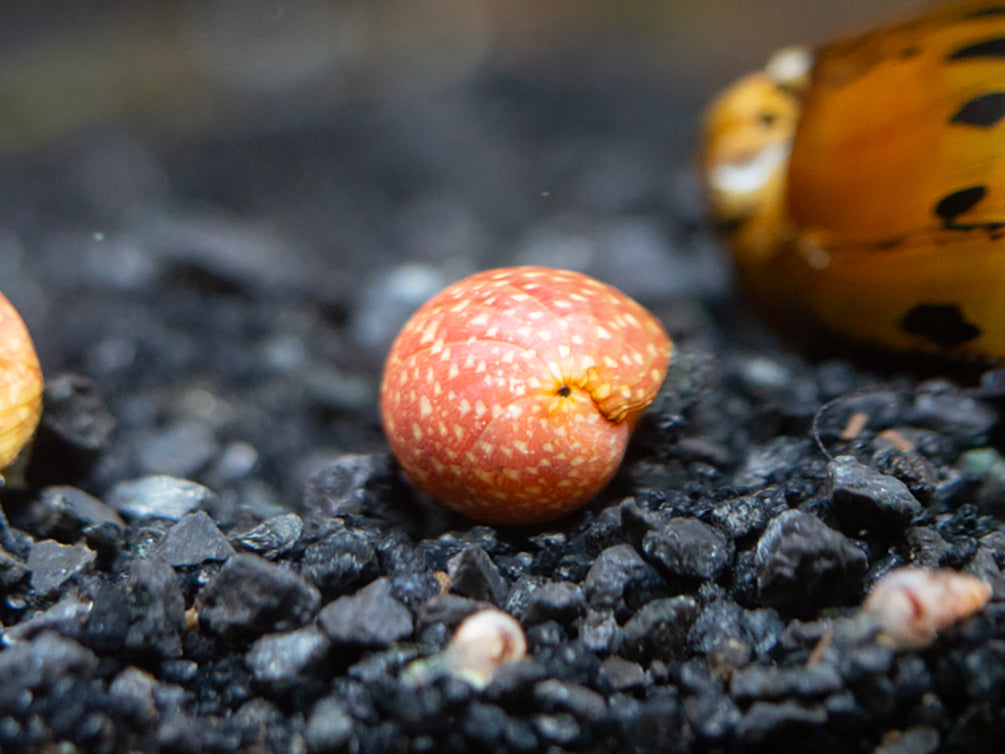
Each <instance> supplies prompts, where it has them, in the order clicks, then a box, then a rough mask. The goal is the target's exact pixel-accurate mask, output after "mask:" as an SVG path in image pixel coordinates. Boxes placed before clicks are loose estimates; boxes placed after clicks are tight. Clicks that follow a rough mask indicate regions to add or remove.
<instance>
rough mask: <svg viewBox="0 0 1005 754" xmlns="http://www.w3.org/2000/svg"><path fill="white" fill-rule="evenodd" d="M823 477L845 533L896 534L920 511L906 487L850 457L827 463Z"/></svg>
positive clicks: (916, 501) (919, 505)
mask: <svg viewBox="0 0 1005 754" xmlns="http://www.w3.org/2000/svg"><path fill="white" fill-rule="evenodd" d="M827 475H828V478H829V481H830V485H831V504H832V505H833V506H834V513H835V515H837V517H838V519H839V520H840V521H841V523H842V524H843V526H844V527H845V528H846V529H848V530H851V531H854V532H857V531H859V530H862V529H864V530H866V531H869V532H872V533H884V534H891V533H897V532H900V531H903V530H904V528H906V527H907V525H908V524H910V523H911V520H912V519H913V518H914V517H915V516H917V515H918V514H920V513H921V511H922V507H921V503H919V502H918V500H917V499H916V498H915V497H914V495H912V494H911V491H910V490H909V489H908V488H907V485H906V484H904V483H903V482H902V481H900V480H899V479H897V478H896V477H892V476H887V475H886V474H881V473H880V472H878V471H876V470H875V469H873V468H871V467H869V466H866V465H865V464H864V463H860V462H859V461H857V460H855V459H854V458H853V457H851V456H838V457H837V458H835V459H834V460H833V461H831V462H830V464H828V466H827Z"/></svg>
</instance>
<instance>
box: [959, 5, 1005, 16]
mask: <svg viewBox="0 0 1005 754" xmlns="http://www.w3.org/2000/svg"><path fill="white" fill-rule="evenodd" d="M988 16H1005V5H992V6H990V7H987V8H981V9H980V10H975V11H971V12H970V13H965V14H964V15H963V18H964V19H967V18H987V17H988Z"/></svg>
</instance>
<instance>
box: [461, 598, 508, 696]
mask: <svg viewBox="0 0 1005 754" xmlns="http://www.w3.org/2000/svg"><path fill="white" fill-rule="evenodd" d="M526 654H527V639H526V637H525V636H524V633H523V629H522V628H520V624H519V623H517V621H516V620H515V619H514V618H513V617H512V616H511V615H509V614H508V613H504V612H502V611H501V610H481V611H479V612H477V613H474V614H472V615H469V616H468V617H467V618H465V619H464V620H463V621H461V624H460V625H459V626H458V627H457V630H456V631H455V632H454V638H453V639H452V640H451V642H450V645H449V646H448V647H447V649H446V659H447V662H448V664H449V665H450V667H451V669H452V671H453V673H454V674H455V675H458V676H460V677H461V678H464V679H465V680H466V681H468V682H469V683H470V684H471V685H472V686H475V687H476V688H484V687H485V686H487V685H488V684H489V683H490V682H491V681H492V677H493V675H495V671H496V669H497V668H498V667H499V666H500V665H502V664H503V663H505V662H512V661H516V660H522V659H523V658H524V657H525V656H526Z"/></svg>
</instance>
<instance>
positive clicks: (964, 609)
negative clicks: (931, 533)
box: [862, 568, 991, 649]
mask: <svg viewBox="0 0 1005 754" xmlns="http://www.w3.org/2000/svg"><path fill="white" fill-rule="evenodd" d="M990 597H991V585H990V584H988V583H987V582H985V581H983V580H981V579H979V578H977V577H976V576H971V575H969V574H966V573H959V572H957V571H953V570H949V569H939V570H932V569H928V568H897V569H894V570H892V571H890V572H889V573H887V574H886V575H885V576H883V577H882V578H881V579H880V580H879V581H878V582H877V583H876V585H875V586H874V587H873V589H872V591H871V592H869V596H868V597H866V600H865V602H864V603H863V605H862V612H863V613H864V614H865V615H866V616H868V617H869V618H870V619H871V620H872V621H873V622H874V623H875V624H877V625H878V626H879V627H880V628H881V629H882V631H883V633H884V634H886V635H887V636H888V637H889V638H890V639H891V640H892V641H893V642H894V644H895V645H896V646H897V647H898V648H902V649H920V648H923V647H927V646H929V645H930V644H931V643H932V642H933V641H934V640H935V635H936V634H937V633H938V632H939V631H941V630H942V629H944V628H948V627H949V626H951V625H953V624H954V623H957V622H959V621H961V620H963V619H964V618H968V617H969V616H971V615H973V614H974V613H976V612H978V611H979V610H980V609H981V608H982V607H984V605H985V604H986V603H987V601H988V599H990Z"/></svg>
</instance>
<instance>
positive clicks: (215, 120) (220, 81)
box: [0, 0, 924, 375]
mask: <svg viewBox="0 0 1005 754" xmlns="http://www.w3.org/2000/svg"><path fill="white" fill-rule="evenodd" d="M922 5H924V3H920V2H918V1H917V0H885V1H884V2H878V1H877V0H846V1H845V2H841V3H833V2H829V1H828V0H762V1H761V2H740V1H739V0H677V1H672V0H667V1H664V2H655V1H653V0H646V1H642V0H621V1H619V2H615V1H613V0H611V1H607V2H604V1H601V0H548V1H545V0H498V1H497V2H489V0H366V1H365V2H364V1H349V0H347V1H344V2H334V1H332V2H323V1H321V0H287V1H283V0H269V1H268V2H264V1H262V0H200V1H199V2H175V1H172V2H149V1H148V2H135V0H128V1H127V0H122V1H118V0H116V1H110V0H102V1H101V2H97V1H92V2H86V1H84V0H58V1H53V2H46V3H37V2H32V1H29V0H12V1H11V0H8V1H7V2H4V3H3V10H2V12H0V17H2V20H0V286H2V289H3V290H4V292H5V293H6V294H7V295H8V297H10V298H11V300H12V301H14V303H15V304H16V305H17V306H18V307H19V309H20V310H21V311H22V313H23V315H24V317H25V319H26V320H27V321H28V323H29V325H30V326H31V327H32V329H33V331H35V332H38V333H40V334H43V335H45V336H46V337H43V338H40V339H39V340H40V343H39V347H40V350H41V352H42V356H43V363H44V364H47V365H52V366H54V367H56V368H67V367H69V368H74V369H83V370H84V371H85V372H87V373H88V374H97V375H101V374H102V373H108V372H114V371H115V370H116V369H119V368H121V363H120V362H122V361H123V360H125V361H127V362H128V361H129V360H130V359H133V358H134V357H133V356H130V355H129V354H130V353H131V351H130V349H128V348H127V349H126V356H122V355H120V356H110V355H109V354H110V353H111V354H114V353H117V352H116V350H115V348H116V347H117V346H116V347H112V346H106V345H103V344H102V342H101V340H100V339H99V342H97V343H86V342H84V343H82V342H81V338H80V336H79V334H74V333H73V332H72V329H71V326H72V325H74V324H76V325H77V326H78V327H80V328H81V329H83V327H84V326H83V325H82V324H79V323H80V316H78V310H77V309H74V308H72V307H73V306H76V307H78V308H79V309H80V310H84V309H86V313H85V314H84V315H83V316H89V317H93V319H94V321H93V323H92V329H93V331H94V332H105V331H107V330H108V329H109V328H110V325H109V323H108V319H109V317H110V316H111V315H110V314H109V313H108V312H104V313H102V312H98V311H97V310H96V309H95V306H96V305H97V304H98V303H102V304H108V303H109V302H112V301H114V302H115V304H116V306H120V307H121V306H123V305H124V304H123V303H122V302H129V301H132V302H133V303H134V304H135V306H138V307H139V306H150V305H153V306H157V305H158V304H159V303H160V302H161V301H162V300H163V297H164V295H165V291H166V290H169V287H168V286H167V285H166V281H170V279H172V276H174V277H177V275H178V271H179V270H182V271H183V272H186V271H187V272H191V271H193V270H195V271H196V272H197V274H198V275H200V276H203V278H204V279H203V282H204V283H206V282H207V280H208V283H209V287H210V288H212V287H213V286H216V287H217V288H221V289H226V290H243V291H248V290H251V291H257V292H259V293H261V292H264V293H266V294H269V295H272V296H283V297H287V298H286V299H285V300H290V298H289V296H290V295H291V294H292V295H293V296H295V297H296V296H299V297H300V299H301V300H303V299H306V300H308V301H311V302H321V303H322V304H323V305H324V306H327V307H329V309H328V316H329V317H330V318H331V320H332V321H334V322H336V323H337V324H339V325H345V326H346V328H347V331H348V332H349V333H351V340H352V342H353V344H354V345H355V346H357V347H359V348H360V349H361V351H362V352H363V353H366V354H369V356H370V362H371V363H372V364H379V361H380V358H381V356H382V354H383V352H384V350H385V349H386V347H387V345H388V343H389V340H390V338H391V337H392V336H393V334H394V332H395V331H396V330H397V327H398V326H399V325H400V324H401V322H402V320H403V318H404V317H405V316H406V315H407V313H408V312H409V311H410V310H411V309H413V308H414V307H415V306H416V305H417V304H418V302H420V301H421V300H423V299H424V298H425V297H427V296H428V295H431V293H433V292H435V290H437V289H438V288H439V287H441V286H442V285H444V284H446V283H447V282H450V281H451V280H453V279H457V278H459V277H461V276H462V275H465V274H468V273H470V272H473V271H475V270H476V269H479V268H483V267H486V266H497V265H501V264H509V263H544V264H552V265H556V266H566V267H572V268H576V269H581V270H583V271H585V272H588V273H590V274H594V275H596V276H598V277H601V278H603V279H605V280H607V281H609V282H611V283H613V284H615V285H618V286H619V287H621V288H623V289H624V290H626V291H627V292H628V293H630V294H631V295H634V296H637V297H640V298H642V299H643V300H649V301H651V300H653V299H656V298H658V299H662V300H669V299H674V298H677V297H701V296H703V295H710V294H711V295H714V294H716V293H721V292H722V291H725V290H728V280H727V279H726V276H727V274H728V272H727V270H728V267H727V266H726V265H724V264H722V255H721V254H719V253H710V252H709V249H710V248H716V247H717V246H718V244H717V243H716V242H715V241H714V239H711V238H710V237H709V236H707V234H704V231H703V229H702V228H701V222H700V221H701V207H700V201H699V199H698V194H697V190H696V187H695V184H694V179H693V175H692V173H691V159H692V157H691V155H692V151H693V147H694V141H695V135H696V132H697V130H698V120H699V117H700V112H701V108H702V107H703V105H704V104H705V103H706V102H707V101H708V100H709V98H710V97H711V96H713V94H714V93H715V92H716V91H717V90H719V89H720V88H721V87H723V86H725V85H726V84H728V83H729V82H730V81H731V80H733V79H734V78H736V77H737V76H739V75H741V74H742V73H744V72H746V71H748V70H751V69H753V68H756V67H759V66H761V65H762V64H763V62H764V61H765V60H766V59H767V57H768V56H769V55H770V54H771V52H772V51H774V50H775V49H777V48H779V47H781V46H784V45H789V44H795V43H810V44H814V43H818V42H821V41H825V40H827V39H829V38H832V37H834V36H841V35H843V34H846V33H849V32H851V31H854V30H856V29H861V28H866V27H868V26H869V25H871V24H874V23H877V22H879V21H882V20H885V19H887V18H891V17H897V16H899V15H900V14H903V13H904V12H906V11H908V10H911V9H917V8H918V7H919V6H922ZM703 234H704V235H703ZM204 287H205V286H204ZM207 300H211V299H207ZM57 301H58V302H59V303H58V304H57V303H55V302H57ZM57 307H58V308H57ZM113 313H114V312H113ZM68 320H69V321H68ZM71 336H74V339H73V340H72V341H70V345H71V346H73V348H72V349H71V350H69V351H68V350H67V345H68V338H70V337H71ZM109 337H111V336H109ZM106 339H107V338H106ZM116 359H118V361H116ZM130 363H131V362H130Z"/></svg>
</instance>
